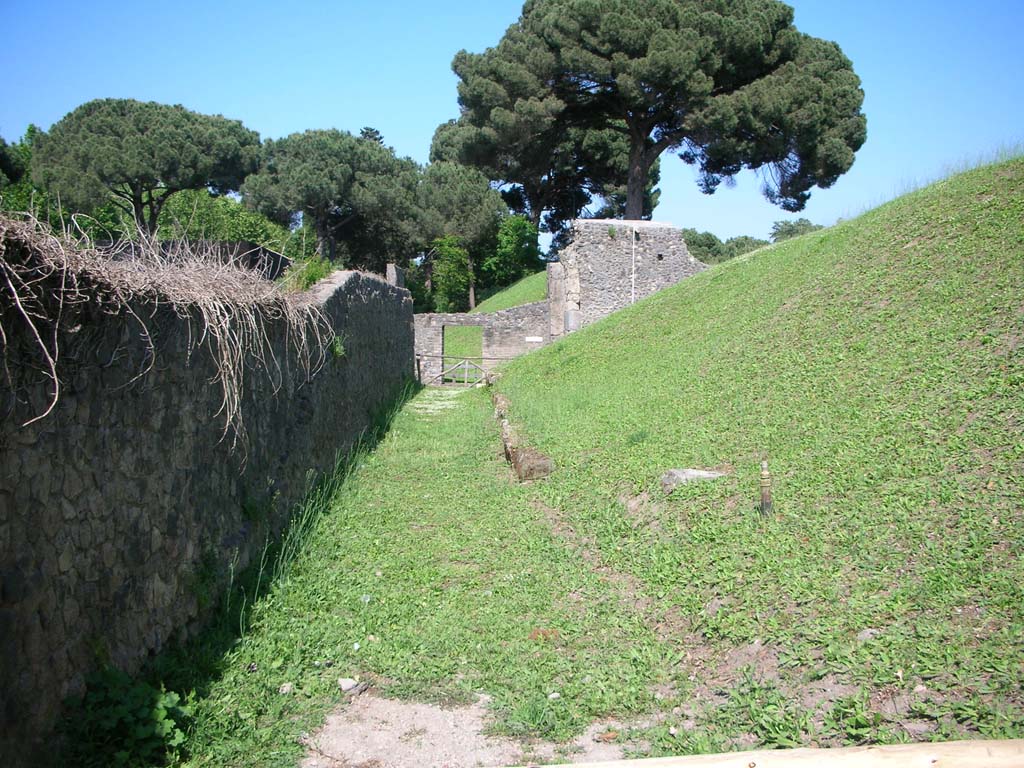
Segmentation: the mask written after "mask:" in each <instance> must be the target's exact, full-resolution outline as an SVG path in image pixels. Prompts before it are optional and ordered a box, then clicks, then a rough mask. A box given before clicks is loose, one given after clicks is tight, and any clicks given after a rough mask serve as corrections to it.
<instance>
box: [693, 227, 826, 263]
mask: <svg viewBox="0 0 1024 768" xmlns="http://www.w3.org/2000/svg"><path fill="white" fill-rule="evenodd" d="M819 229H823V227H822V225H821V224H812V223H811V221H810V220H809V219H804V218H800V219H794V220H792V221H776V222H775V223H774V224H773V225H772V231H771V240H770V241H769V240H761V239H760V238H757V237H750V236H749V235H740V236H739V237H730V238H729V239H728V240H726V241H724V242H723V241H722V240H721V239H720V238H719V237H718V236H717V235H716V234H714V233H713V232H698V231H697V230H696V229H684V230H683V240H685V241H686V247H687V249H688V250H689V251H690V253H691V254H692V255H693V256H694V257H695V258H697V259H700V260H701V261H703V262H704V263H705V264H719V263H721V262H723V261H728V260H729V259H734V258H736V257H737V256H742V255H743V254H744V253H749V252H750V251H755V250H757V249H758V248H763V247H764V246H766V245H768V244H769V243H770V242H771V243H781V242H782V241H783V240H789V239H791V238H794V237H799V236H800V235H806V234H807V233H808V232H814V231H816V230H819Z"/></svg>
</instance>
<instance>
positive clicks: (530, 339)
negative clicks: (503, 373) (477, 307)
mask: <svg viewBox="0 0 1024 768" xmlns="http://www.w3.org/2000/svg"><path fill="white" fill-rule="evenodd" d="M548 316H549V309H548V302H547V301H536V302H534V303H532V304H523V305H522V306H519V307H512V308H511V309H503V310H500V311H498V312H491V313H489V314H488V315H486V317H487V318H488V323H487V325H485V326H484V344H483V356H484V358H485V359H487V358H490V359H493V360H498V361H500V360H507V359H509V358H513V357H519V356H520V355H524V354H526V353H527V352H531V351H533V350H535V349H540V348H541V347H543V346H545V345H547V344H548V343H550V341H551V329H550V327H549V323H548Z"/></svg>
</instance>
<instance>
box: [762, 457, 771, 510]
mask: <svg viewBox="0 0 1024 768" xmlns="http://www.w3.org/2000/svg"><path fill="white" fill-rule="evenodd" d="M771 513H772V476H771V475H770V474H769V473H768V462H767V461H762V462H761V514H762V515H770V514H771Z"/></svg>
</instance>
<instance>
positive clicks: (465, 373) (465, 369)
mask: <svg viewBox="0 0 1024 768" xmlns="http://www.w3.org/2000/svg"><path fill="white" fill-rule="evenodd" d="M462 383H463V384H469V358H468V357H467V358H465V359H464V360H463V361H462Z"/></svg>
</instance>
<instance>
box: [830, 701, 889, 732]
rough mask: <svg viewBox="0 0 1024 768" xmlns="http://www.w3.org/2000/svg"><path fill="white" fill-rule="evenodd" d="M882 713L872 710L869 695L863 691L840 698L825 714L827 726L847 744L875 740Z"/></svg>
mask: <svg viewBox="0 0 1024 768" xmlns="http://www.w3.org/2000/svg"><path fill="white" fill-rule="evenodd" d="M881 724H882V715H881V714H879V713H878V712H872V711H871V705H870V702H869V701H868V695H867V694H866V693H863V692H862V693H861V694H860V695H858V696H850V697H847V698H844V699H839V700H838V701H837V702H836V703H835V704H834V705H833V706H832V709H831V710H829V712H827V713H826V715H825V728H827V729H829V730H831V731H834V732H836V733H837V734H838V735H839V736H840V737H841V738H842V739H843V743H845V744H867V743H869V742H871V741H874V737H875V735H876V734H877V732H878V727H879V726H880V725H881Z"/></svg>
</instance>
